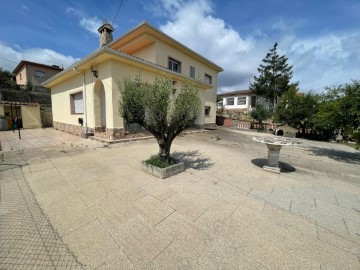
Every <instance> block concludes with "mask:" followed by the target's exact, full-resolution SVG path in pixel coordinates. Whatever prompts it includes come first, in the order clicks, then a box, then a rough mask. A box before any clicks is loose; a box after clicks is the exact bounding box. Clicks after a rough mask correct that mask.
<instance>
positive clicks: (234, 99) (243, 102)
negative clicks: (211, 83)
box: [218, 90, 278, 112]
mask: <svg viewBox="0 0 360 270" xmlns="http://www.w3.org/2000/svg"><path fill="white" fill-rule="evenodd" d="M218 96H219V97H221V98H222V103H221V105H223V106H224V108H225V109H226V110H236V111H240V112H248V111H251V109H252V108H255V107H256V104H261V105H263V106H265V107H269V102H268V101H267V100H266V99H265V98H262V97H257V96H256V94H255V93H254V92H253V91H251V90H239V91H233V92H227V93H221V94H219V95H218ZM277 102H278V100H277V101H276V103H275V106H276V104H277ZM219 103H220V102H219Z"/></svg>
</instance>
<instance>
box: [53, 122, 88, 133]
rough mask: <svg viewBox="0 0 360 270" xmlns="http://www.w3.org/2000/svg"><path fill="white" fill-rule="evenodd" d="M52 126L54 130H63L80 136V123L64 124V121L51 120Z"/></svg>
mask: <svg viewBox="0 0 360 270" xmlns="http://www.w3.org/2000/svg"><path fill="white" fill-rule="evenodd" d="M53 126H54V128H55V129H56V130H60V131H64V132H66V133H70V134H73V135H77V136H82V130H81V126H80V125H79V126H77V125H71V124H65V123H60V122H56V121H53Z"/></svg>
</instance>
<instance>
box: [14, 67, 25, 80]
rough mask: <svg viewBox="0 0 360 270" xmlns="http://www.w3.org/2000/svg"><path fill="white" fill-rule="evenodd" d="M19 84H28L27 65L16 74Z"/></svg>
mask: <svg viewBox="0 0 360 270" xmlns="http://www.w3.org/2000/svg"><path fill="white" fill-rule="evenodd" d="M16 83H17V84H26V83H27V70H26V66H23V67H22V69H21V70H20V72H19V73H18V74H17V75H16Z"/></svg>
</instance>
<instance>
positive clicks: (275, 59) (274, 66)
mask: <svg viewBox="0 0 360 270" xmlns="http://www.w3.org/2000/svg"><path fill="white" fill-rule="evenodd" d="M277 46H278V44H277V43H275V44H274V47H273V48H272V49H270V52H269V53H267V55H266V56H265V58H264V59H263V60H262V62H263V64H260V67H259V68H258V72H259V76H258V77H256V76H254V82H253V83H251V85H250V90H252V91H254V92H255V93H256V95H257V96H261V97H264V98H266V99H268V100H269V101H270V108H271V109H273V108H274V102H275V98H277V97H281V96H282V94H283V93H285V92H287V91H288V90H289V89H290V88H291V87H295V88H296V87H297V85H298V83H290V80H291V78H292V66H289V65H288V64H287V60H288V59H287V58H286V57H285V55H282V56H279V55H278V53H277Z"/></svg>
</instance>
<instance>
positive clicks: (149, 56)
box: [132, 43, 156, 63]
mask: <svg viewBox="0 0 360 270" xmlns="http://www.w3.org/2000/svg"><path fill="white" fill-rule="evenodd" d="M132 55H135V56H137V57H139V58H142V59H145V60H147V61H150V62H152V63H156V45H155V43H153V44H150V45H148V46H146V47H144V48H141V49H140V50H137V51H135V52H133V53H132Z"/></svg>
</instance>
